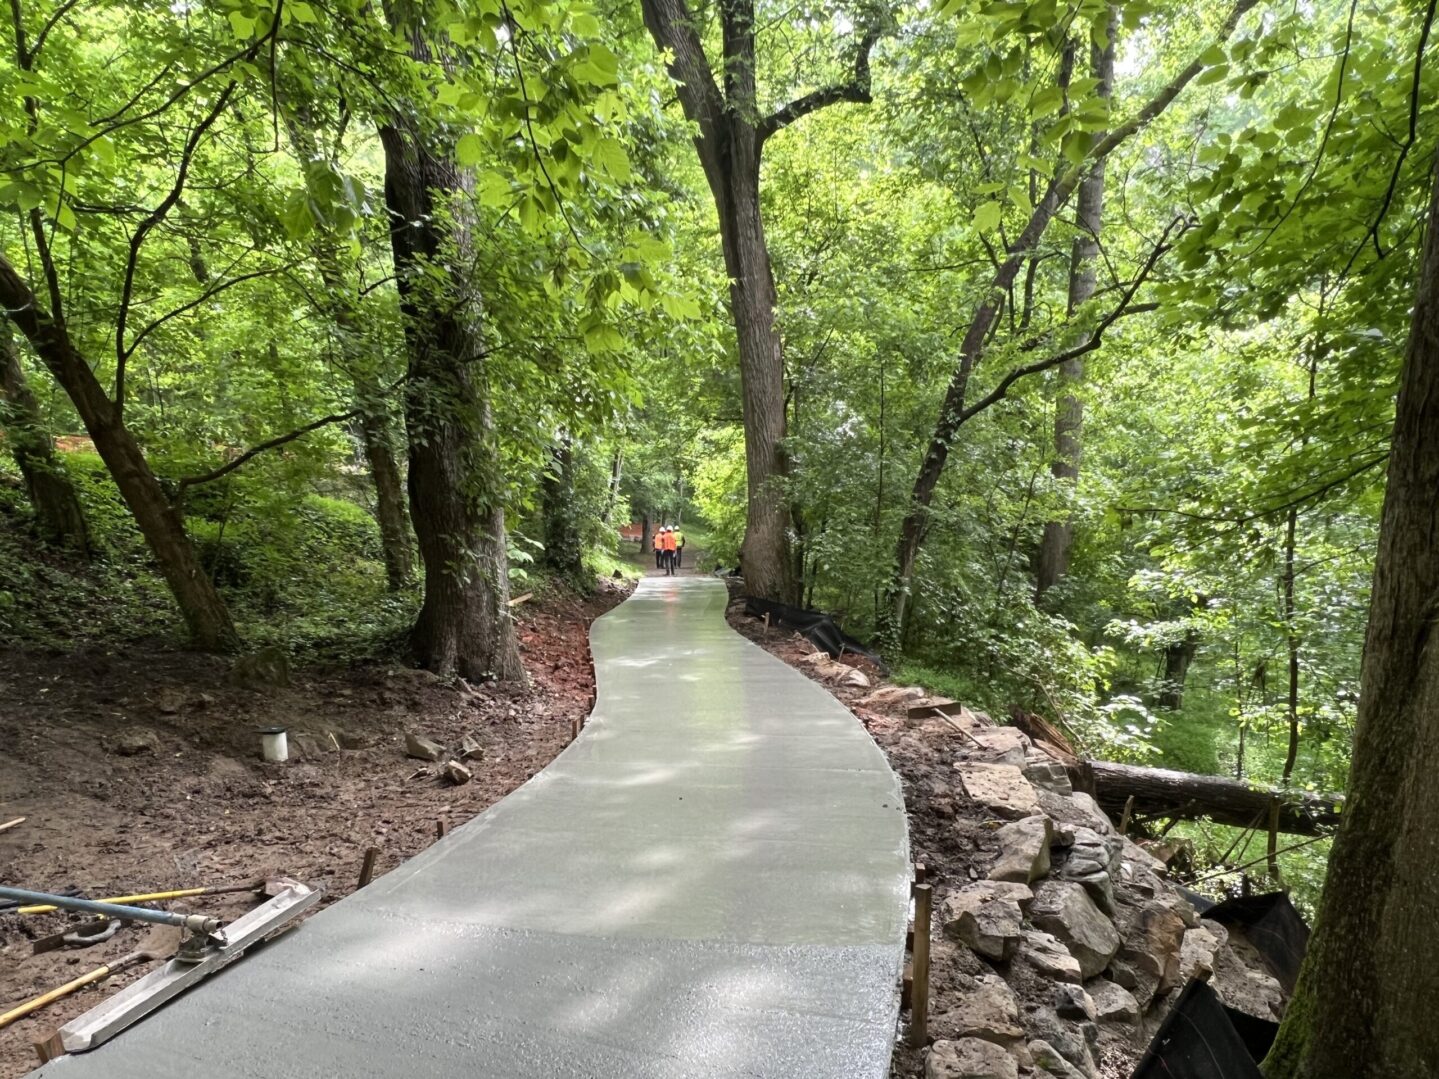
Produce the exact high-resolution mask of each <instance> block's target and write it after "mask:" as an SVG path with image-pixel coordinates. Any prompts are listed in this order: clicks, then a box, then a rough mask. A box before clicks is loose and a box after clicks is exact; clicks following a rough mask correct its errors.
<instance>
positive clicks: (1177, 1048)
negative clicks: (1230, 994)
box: [1132, 888, 1309, 1079]
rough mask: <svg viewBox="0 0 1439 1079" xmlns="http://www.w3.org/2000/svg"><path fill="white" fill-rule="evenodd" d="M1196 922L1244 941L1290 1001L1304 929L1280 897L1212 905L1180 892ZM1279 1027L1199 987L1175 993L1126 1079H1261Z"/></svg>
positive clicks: (1305, 937) (1306, 937)
mask: <svg viewBox="0 0 1439 1079" xmlns="http://www.w3.org/2000/svg"><path fill="white" fill-rule="evenodd" d="M1180 891H1181V892H1182V893H1183V894H1184V896H1185V898H1186V899H1188V900H1189V901H1190V902H1191V903H1192V904H1193V905H1194V908H1195V909H1196V910H1197V911H1198V912H1199V914H1200V916H1201V917H1203V918H1206V919H1208V920H1209V921H1213V922H1218V923H1219V924H1220V925H1222V926H1224V927H1225V928H1226V929H1227V930H1228V931H1229V932H1230V934H1231V935H1235V936H1240V937H1242V938H1243V939H1245V940H1247V941H1248V942H1249V943H1250V944H1251V945H1252V946H1253V947H1254V950H1255V951H1257V952H1258V953H1259V954H1260V956H1261V957H1262V958H1263V959H1264V962H1265V965H1267V966H1268V967H1269V971H1270V973H1271V974H1273V975H1274V977H1275V978H1276V979H1278V981H1279V984H1280V985H1282V986H1283V987H1284V991H1285V992H1286V993H1288V994H1291V995H1292V994H1293V992H1294V983H1295V981H1296V980H1297V979H1298V977H1299V967H1300V965H1301V964H1302V963H1303V962H1304V952H1305V949H1306V948H1307V947H1308V946H1309V926H1308V925H1306V924H1305V922H1304V918H1303V917H1302V916H1301V915H1300V913H1299V911H1297V910H1295V909H1294V904H1293V903H1291V902H1290V901H1289V896H1288V895H1286V894H1285V893H1284V892H1269V893H1267V894H1265V895H1249V896H1239V897H1236V898H1233V899H1226V900H1224V901H1223V902H1220V903H1216V902H1214V901H1213V900H1212V899H1208V898H1206V897H1205V896H1202V895H1200V894H1199V893H1197V892H1191V891H1189V890H1188V889H1186V888H1181V889H1180ZM1278 1032H1279V1024H1278V1023H1271V1022H1270V1021H1269V1020H1267V1019H1260V1018H1257V1017H1256V1016H1252V1015H1249V1014H1248V1013H1247V1012H1241V1011H1238V1010H1237V1009H1234V1008H1230V1007H1227V1006H1226V1005H1225V1004H1224V1003H1223V1002H1222V1001H1221V1000H1220V999H1219V996H1218V995H1217V994H1216V993H1215V992H1214V990H1213V989H1211V988H1210V987H1209V985H1208V984H1207V983H1205V982H1200V981H1191V982H1190V983H1189V984H1188V985H1186V986H1185V987H1184V991H1183V992H1182V993H1180V995H1179V999H1178V1000H1177V1001H1176V1002H1175V1004H1174V1007H1173V1008H1171V1009H1170V1012H1169V1015H1168V1016H1166V1017H1165V1020H1164V1023H1163V1025H1161V1026H1160V1028H1159V1031H1158V1033H1156V1034H1155V1035H1154V1040H1153V1041H1152V1042H1150V1043H1149V1049H1148V1051H1147V1052H1146V1053H1145V1054H1144V1059H1142V1060H1141V1061H1140V1062H1139V1066H1138V1067H1137V1068H1135V1070H1134V1073H1133V1076H1132V1079H1263V1077H1262V1075H1261V1074H1260V1071H1259V1063H1260V1061H1262V1060H1263V1059H1264V1057H1265V1056H1266V1055H1267V1054H1268V1053H1269V1047H1270V1046H1271V1045H1273V1044H1274V1036H1275V1035H1276V1034H1277V1033H1278Z"/></svg>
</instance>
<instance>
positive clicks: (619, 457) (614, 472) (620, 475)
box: [604, 443, 625, 528]
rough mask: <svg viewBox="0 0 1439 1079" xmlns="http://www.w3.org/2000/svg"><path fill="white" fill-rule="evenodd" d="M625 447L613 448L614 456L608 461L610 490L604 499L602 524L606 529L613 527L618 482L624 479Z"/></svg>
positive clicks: (621, 444)
mask: <svg viewBox="0 0 1439 1079" xmlns="http://www.w3.org/2000/svg"><path fill="white" fill-rule="evenodd" d="M624 467H625V447H624V443H620V444H619V445H618V446H616V447H615V455H614V457H613V458H611V460H610V489H609V493H608V495H607V496H606V497H605V512H604V523H605V527H606V528H612V527H614V523H615V508H616V507H617V506H618V505H619V504H620V482H621V480H623V479H624Z"/></svg>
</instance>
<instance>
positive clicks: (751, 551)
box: [711, 118, 799, 603]
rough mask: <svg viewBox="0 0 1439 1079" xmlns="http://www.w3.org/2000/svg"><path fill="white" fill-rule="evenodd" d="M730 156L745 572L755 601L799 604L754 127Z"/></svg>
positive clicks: (728, 261)
mask: <svg viewBox="0 0 1439 1079" xmlns="http://www.w3.org/2000/svg"><path fill="white" fill-rule="evenodd" d="M731 128H732V131H731V138H730V146H731V154H730V156H729V159H728V161H727V165H728V169H727V170H726V175H724V176H723V178H722V180H721V183H720V186H719V187H718V188H714V185H713V181H712V183H711V187H712V189H713V190H714V196H715V201H716V203H717V204H718V206H719V209H720V214H719V219H720V233H721V236H722V238H723V246H724V255H725V269H726V271H727V272H728V274H729V279H730V307H731V310H732V312H733V314H734V323H735V332H736V335H737V339H738V343H739V368H740V393H741V399H742V411H743V416H744V431H745V474H746V478H747V484H746V487H747V492H748V501H747V506H746V513H745V534H744V542H743V543H742V544H741V545H740V573H741V574H742V575H743V576H744V581H745V591H746V592H748V593H749V594H750V595H752V596H760V597H763V598H765V599H774V600H779V601H781V602H783V603H797V602H798V600H799V597H798V594H797V589H798V586H797V582H796V579H795V574H794V561H793V559H792V558H791V556H790V529H791V520H790V514H789V503H788V500H787V498H786V496H785V492H784V490H783V483H784V478H785V475H786V473H787V472H788V467H787V463H786V459H785V453H784V436H785V408H784V360H783V358H782V356H781V353H780V342H779V334H778V332H777V331H776V329H775V321H774V309H775V304H776V302H777V300H776V296H775V287H774V274H773V271H772V270H771V267H770V259H769V248H768V246H767V245H766V242H765V236H764V225H763V222H762V221H761V220H760V208H759V146H758V142H757V140H756V138H755V132H754V129H753V128H752V127H750V126H749V125H748V124H746V123H744V122H743V121H741V120H739V119H738V118H733V119H732V120H731Z"/></svg>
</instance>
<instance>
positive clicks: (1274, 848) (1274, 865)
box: [1269, 798, 1279, 884]
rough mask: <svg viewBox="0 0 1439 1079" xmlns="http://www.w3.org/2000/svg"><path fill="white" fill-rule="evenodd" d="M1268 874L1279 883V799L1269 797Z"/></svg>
mask: <svg viewBox="0 0 1439 1079" xmlns="http://www.w3.org/2000/svg"><path fill="white" fill-rule="evenodd" d="M1269 876H1270V879H1272V880H1273V881H1274V883H1275V884H1278V883H1279V799H1278V798H1270V799H1269Z"/></svg>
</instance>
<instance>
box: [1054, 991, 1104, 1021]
mask: <svg viewBox="0 0 1439 1079" xmlns="http://www.w3.org/2000/svg"><path fill="white" fill-rule="evenodd" d="M1054 1011H1055V1013H1056V1014H1057V1015H1058V1016H1059V1017H1060V1018H1061V1019H1088V1020H1090V1021H1091V1022H1093V1021H1094V1020H1095V1019H1096V1018H1098V1013H1097V1012H1096V1011H1095V1007H1094V1000H1093V998H1092V997H1090V995H1089V994H1088V993H1086V992H1085V991H1084V987H1083V986H1079V985H1068V984H1062V985H1056V986H1055V987H1054Z"/></svg>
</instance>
